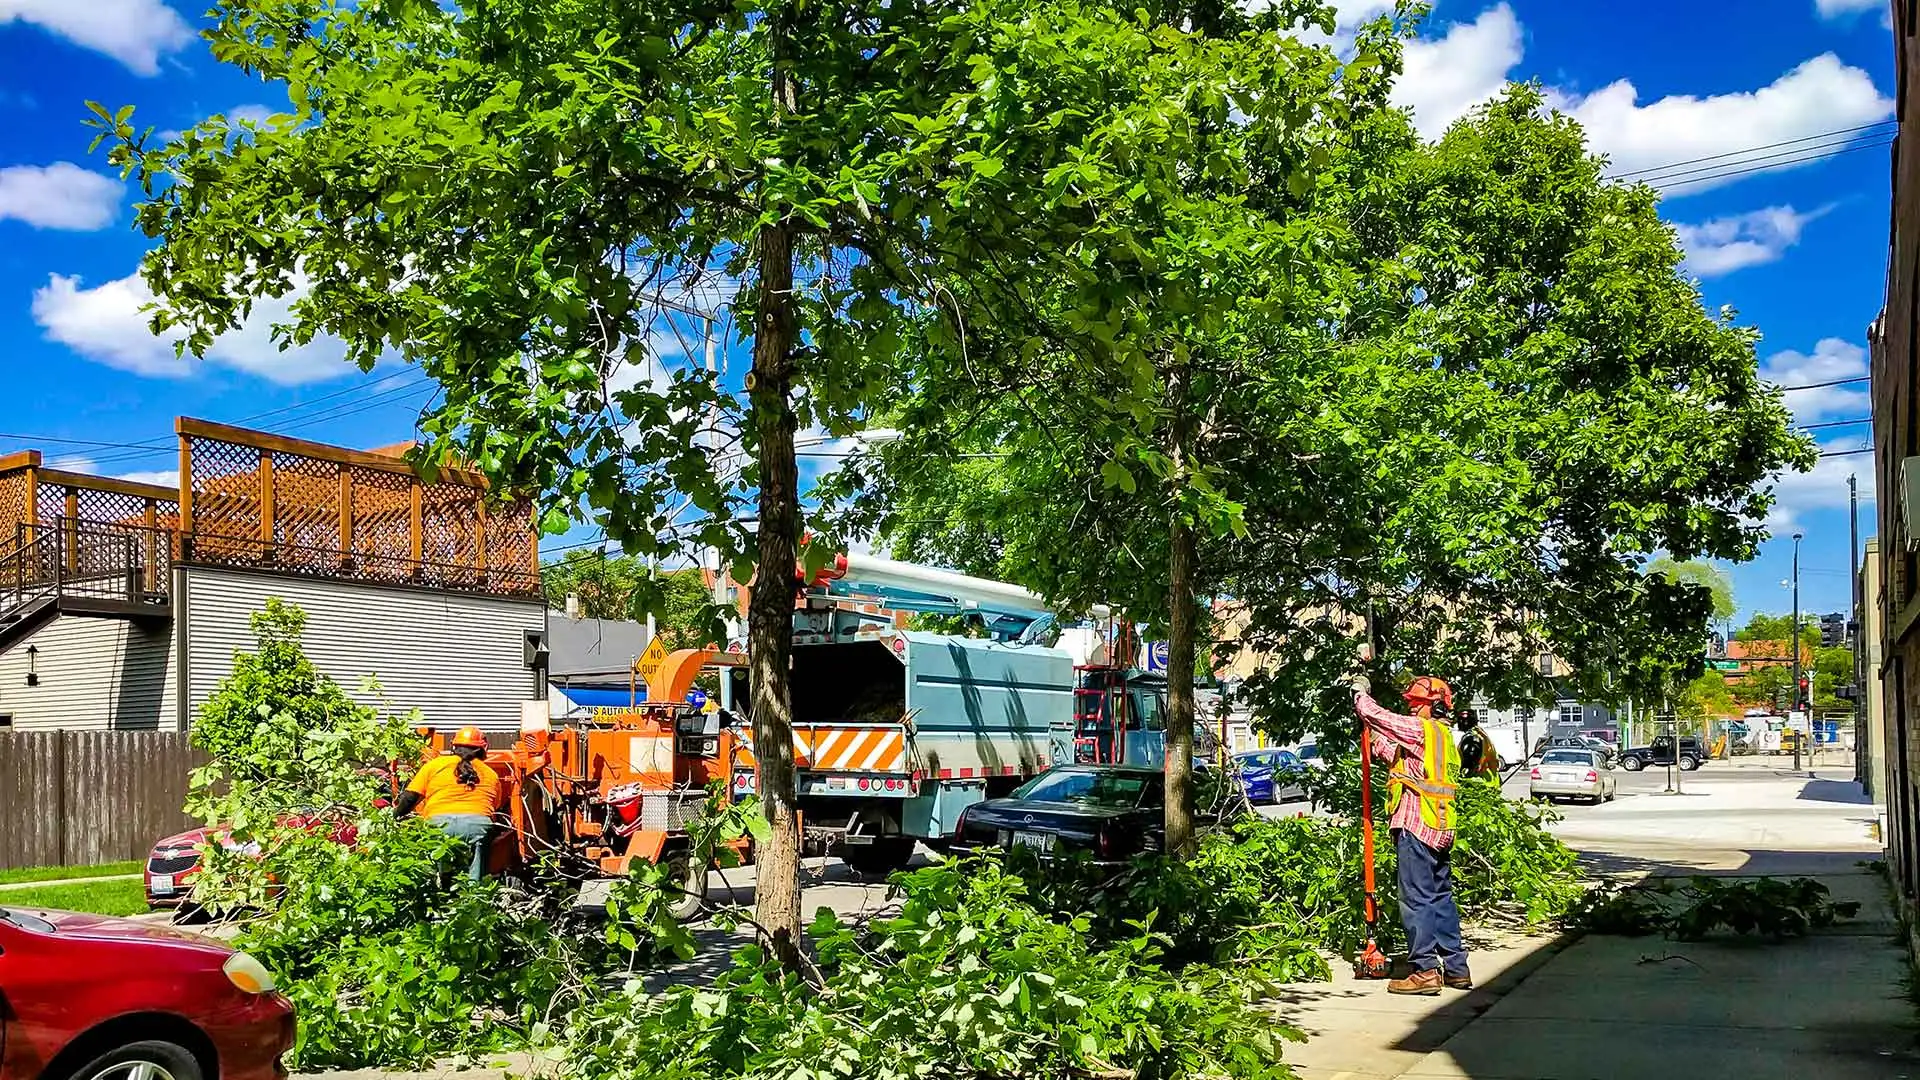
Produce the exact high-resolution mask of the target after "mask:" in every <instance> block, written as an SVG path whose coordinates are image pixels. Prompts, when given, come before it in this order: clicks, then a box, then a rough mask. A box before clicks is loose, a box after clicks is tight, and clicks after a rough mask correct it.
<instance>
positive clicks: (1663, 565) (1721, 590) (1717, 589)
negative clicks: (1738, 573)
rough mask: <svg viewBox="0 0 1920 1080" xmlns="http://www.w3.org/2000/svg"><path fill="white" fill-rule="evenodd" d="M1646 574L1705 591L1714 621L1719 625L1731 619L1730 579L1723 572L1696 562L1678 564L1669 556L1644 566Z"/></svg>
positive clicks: (1715, 567)
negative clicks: (1683, 583) (1707, 592)
mask: <svg viewBox="0 0 1920 1080" xmlns="http://www.w3.org/2000/svg"><path fill="white" fill-rule="evenodd" d="M1647 573H1649V574H1659V575H1661V576H1662V577H1665V578H1666V579H1667V580H1669V581H1676V582H1685V583H1687V584H1689V585H1698V586H1700V587H1702V588H1704V589H1706V590H1708V591H1709V592H1711V593H1712V594H1713V608H1712V617H1713V620H1714V621H1715V622H1720V621H1722V620H1725V619H1731V618H1733V613H1734V611H1735V610H1736V609H1735V607H1734V603H1733V575H1731V574H1729V573H1727V571H1726V570H1725V569H1724V568H1722V567H1719V566H1715V565H1714V564H1713V563H1710V562H1702V561H1701V560H1699V559H1688V560H1687V561H1685V562H1681V561H1679V560H1677V559H1675V558H1673V556H1671V555H1662V556H1660V557H1659V558H1657V559H1655V560H1653V561H1652V562H1650V563H1648V564H1647Z"/></svg>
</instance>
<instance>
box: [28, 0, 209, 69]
mask: <svg viewBox="0 0 1920 1080" xmlns="http://www.w3.org/2000/svg"><path fill="white" fill-rule="evenodd" d="M16 20H18V21H20V22H23V23H26V24H28V25H31V26H37V27H39V28H40V29H42V30H45V31H46V32H47V33H50V34H54V35H56V36H58V37H63V38H66V39H67V40H68V41H71V42H73V43H74V44H75V45H78V46H80V47H81V48H83V49H92V50H93V51H95V52H100V53H105V54H107V55H108V56H111V57H113V58H114V59H115V60H118V61H120V62H121V63H122V64H125V65H126V66H127V67H128V68H129V69H131V70H132V71H133V72H134V73H135V74H139V75H157V74H159V73H160V58H161V57H162V56H164V55H166V54H167V53H171V52H176V51H178V50H180V49H183V48H185V47H186V46H187V44H188V43H189V42H191V41H193V28H192V27H190V26H188V25H187V21H186V20H185V19H183V18H181V17H180V13H179V12H178V11H175V10H174V9H173V8H172V7H171V6H169V5H168V4H167V2H166V0H0V26H5V25H7V24H8V23H10V22H14V21H16Z"/></svg>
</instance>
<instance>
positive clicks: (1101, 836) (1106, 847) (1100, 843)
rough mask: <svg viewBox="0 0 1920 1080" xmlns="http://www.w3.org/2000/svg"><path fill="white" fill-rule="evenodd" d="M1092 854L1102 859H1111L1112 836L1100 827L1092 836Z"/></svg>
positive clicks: (1104, 828)
mask: <svg viewBox="0 0 1920 1080" xmlns="http://www.w3.org/2000/svg"><path fill="white" fill-rule="evenodd" d="M1093 852H1094V854H1096V855H1098V856H1100V857H1101V858H1103V859H1111V858H1113V835H1112V834H1111V833H1109V832H1107V830H1106V827H1105V826H1101V827H1100V828H1099V829H1098V830H1097V831H1095V832H1094V834H1093Z"/></svg>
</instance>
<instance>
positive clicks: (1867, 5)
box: [1813, 0, 1891, 19]
mask: <svg viewBox="0 0 1920 1080" xmlns="http://www.w3.org/2000/svg"><path fill="white" fill-rule="evenodd" d="M1813 8H1814V10H1815V11H1818V12H1819V13H1820V17H1821V18H1823V19H1840V18H1845V17H1846V16H1849V15H1858V14H1860V13H1861V12H1863V11H1886V12H1890V11H1891V9H1890V8H1888V6H1887V0H1813Z"/></svg>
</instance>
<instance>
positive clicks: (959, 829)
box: [953, 806, 973, 836]
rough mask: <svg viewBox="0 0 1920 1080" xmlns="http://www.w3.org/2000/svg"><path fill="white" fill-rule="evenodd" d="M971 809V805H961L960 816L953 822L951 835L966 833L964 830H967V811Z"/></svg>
mask: <svg viewBox="0 0 1920 1080" xmlns="http://www.w3.org/2000/svg"><path fill="white" fill-rule="evenodd" d="M971 809H973V807H971V806H964V807H961V808H960V818H959V820H958V821H955V822H954V823H953V835H955V836H963V835H965V834H966V831H967V811H968V810H971Z"/></svg>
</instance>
